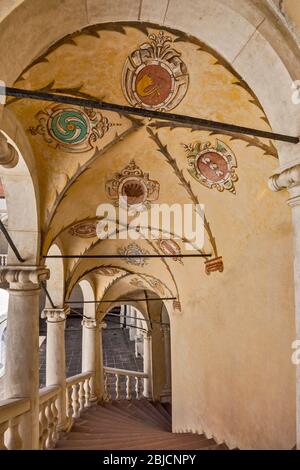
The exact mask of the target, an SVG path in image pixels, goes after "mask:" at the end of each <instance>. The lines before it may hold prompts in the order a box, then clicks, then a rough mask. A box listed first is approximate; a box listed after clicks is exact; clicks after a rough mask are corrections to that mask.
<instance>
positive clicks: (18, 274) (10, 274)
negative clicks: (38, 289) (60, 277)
mask: <svg viewBox="0 0 300 470" xmlns="http://www.w3.org/2000/svg"><path fill="white" fill-rule="evenodd" d="M49 275H50V272H49V270H48V269H47V268H45V267H44V266H26V265H24V266H20V265H18V266H5V267H4V268H3V269H0V282H8V283H9V284H10V285H12V286H13V287H16V286H18V287H19V288H22V287H25V286H26V285H28V284H29V285H30V284H31V285H32V284H39V283H40V282H41V281H45V280H47V279H49Z"/></svg>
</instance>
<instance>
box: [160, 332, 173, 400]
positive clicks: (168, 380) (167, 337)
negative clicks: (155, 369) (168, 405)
mask: <svg viewBox="0 0 300 470" xmlns="http://www.w3.org/2000/svg"><path fill="white" fill-rule="evenodd" d="M161 329H162V332H163V336H164V352H165V385H164V388H163V392H162V395H163V396H165V397H166V398H170V396H171V341H170V326H169V325H162V328H161Z"/></svg>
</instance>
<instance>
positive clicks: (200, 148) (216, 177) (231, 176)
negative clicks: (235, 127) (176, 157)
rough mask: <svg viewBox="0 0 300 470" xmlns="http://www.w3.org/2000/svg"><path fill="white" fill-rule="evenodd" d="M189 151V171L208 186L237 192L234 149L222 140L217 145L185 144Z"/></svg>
mask: <svg viewBox="0 0 300 470" xmlns="http://www.w3.org/2000/svg"><path fill="white" fill-rule="evenodd" d="M184 148H185V150H186V152H187V153H188V164H189V168H188V171H189V173H190V174H191V175H192V176H193V178H195V179H196V180H197V181H199V183H201V184H203V185H204V186H206V187H207V188H216V189H217V190H218V191H224V189H227V190H228V191H230V192H232V193H234V194H235V187H234V183H235V182H236V181H237V180H238V176H237V174H236V173H235V168H236V167H237V161H236V157H235V155H234V153H233V151H232V150H231V149H230V148H229V147H228V146H227V145H226V144H224V142H221V140H218V139H217V140H216V143H215V146H212V144H211V143H210V142H206V143H204V144H202V143H201V142H196V143H195V144H189V145H184Z"/></svg>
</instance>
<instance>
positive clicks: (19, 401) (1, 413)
mask: <svg viewBox="0 0 300 470" xmlns="http://www.w3.org/2000/svg"><path fill="white" fill-rule="evenodd" d="M29 410H30V400H29V398H8V399H7V400H1V401H0V423H1V424H2V423H4V422H6V421H8V420H10V419H13V418H16V417H17V416H20V415H23V414H25V413H27V411H29Z"/></svg>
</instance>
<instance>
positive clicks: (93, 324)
mask: <svg viewBox="0 0 300 470" xmlns="http://www.w3.org/2000/svg"><path fill="white" fill-rule="evenodd" d="M81 325H82V326H84V327H85V328H97V326H98V322H97V320H96V319H95V318H83V320H82V322H81Z"/></svg>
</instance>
